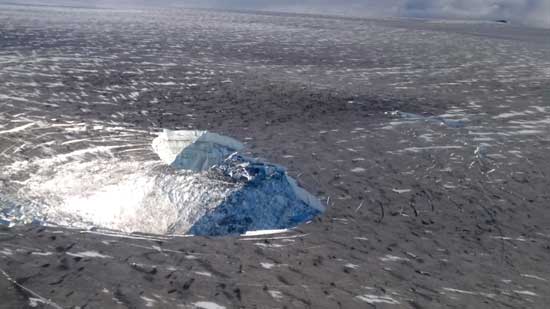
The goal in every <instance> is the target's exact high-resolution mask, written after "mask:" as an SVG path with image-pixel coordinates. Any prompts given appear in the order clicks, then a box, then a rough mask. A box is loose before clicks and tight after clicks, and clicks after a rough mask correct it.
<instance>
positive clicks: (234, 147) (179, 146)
mask: <svg viewBox="0 0 550 309" xmlns="http://www.w3.org/2000/svg"><path fill="white" fill-rule="evenodd" d="M243 148H244V146H243V144H241V143H240V142H238V141H236V140H234V139H232V138H230V137H225V136H221V135H219V134H216V133H210V132H207V131H190V130H181V131H171V130H164V131H163V132H162V133H161V134H159V136H158V137H157V138H155V139H154V140H153V149H154V150H155V152H156V153H157V154H158V155H159V157H160V158H161V160H162V161H164V162H165V163H166V164H168V165H172V166H173V167H175V168H178V169H186V170H192V171H205V170H208V169H209V168H211V167H212V166H214V165H217V164H220V163H222V162H223V161H224V160H225V159H226V158H227V157H228V156H230V155H231V154H232V153H235V152H236V151H239V150H241V149H243Z"/></svg>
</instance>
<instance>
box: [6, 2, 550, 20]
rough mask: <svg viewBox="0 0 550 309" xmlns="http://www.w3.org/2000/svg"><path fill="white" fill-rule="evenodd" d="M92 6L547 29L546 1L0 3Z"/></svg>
mask: <svg viewBox="0 0 550 309" xmlns="http://www.w3.org/2000/svg"><path fill="white" fill-rule="evenodd" d="M2 1H3V2H27V3H47V4H56V3H57V4H84V5H87V6H89V5H95V6H132V5H139V6H143V5H146V6H159V5H160V6H191V7H209V8H229V9H250V10H272V11H287V12H299V13H325V14H339V15H355V16H370V17H384V16H402V17H432V18H459V19H508V20H511V21H514V22H519V23H526V24H531V25H538V26H550V0H0V2H2Z"/></svg>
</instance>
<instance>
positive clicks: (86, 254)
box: [67, 251, 112, 259]
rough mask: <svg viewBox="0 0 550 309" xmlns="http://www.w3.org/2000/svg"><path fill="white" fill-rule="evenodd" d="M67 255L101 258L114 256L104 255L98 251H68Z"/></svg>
mask: <svg viewBox="0 0 550 309" xmlns="http://www.w3.org/2000/svg"><path fill="white" fill-rule="evenodd" d="M67 255H70V256H75V257H81V258H100V259H110V258H112V256H109V255H104V254H101V253H99V252H96V251H83V252H75V253H72V252H67Z"/></svg>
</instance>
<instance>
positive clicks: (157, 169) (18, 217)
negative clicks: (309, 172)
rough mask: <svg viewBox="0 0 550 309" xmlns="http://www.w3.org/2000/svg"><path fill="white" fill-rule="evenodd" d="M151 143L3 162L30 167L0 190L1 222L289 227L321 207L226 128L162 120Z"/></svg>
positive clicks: (199, 229) (200, 231)
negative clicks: (147, 147)
mask: <svg viewBox="0 0 550 309" xmlns="http://www.w3.org/2000/svg"><path fill="white" fill-rule="evenodd" d="M151 147H152V150H153V153H154V154H156V156H157V157H158V159H155V160H147V161H139V160H135V161H128V160H123V159H121V158H117V157H116V156H113V155H112V154H111V153H108V154H105V155H98V156H96V157H93V158H87V157H86V158H83V159H81V160H69V159H67V158H68V157H67V156H63V155H59V158H58V157H53V158H50V159H48V160H44V159H41V160H36V161H34V162H24V163H17V164H14V165H13V166H11V167H10V168H8V169H6V170H7V171H10V170H14V172H13V173H14V175H15V174H17V173H19V172H21V169H25V170H27V171H32V173H28V174H29V178H28V179H27V180H25V181H24V182H22V184H23V185H22V187H21V188H18V189H17V190H16V194H15V195H13V194H12V195H6V194H0V224H5V225H10V226H12V225H17V224H28V223H33V224H53V225H58V226H65V227H71V228H79V229H86V228H101V229H109V230H115V231H121V232H126V233H132V232H141V233H151V234H187V235H208V236H221V235H237V234H244V233H246V232H247V231H257V230H274V229H287V228H292V227H295V226H297V225H299V224H301V223H304V222H306V221H310V220H311V219H313V218H314V217H315V216H318V215H320V214H322V213H323V212H324V211H325V207H324V205H323V204H322V203H321V202H320V201H319V199H317V198H316V197H315V196H313V195H312V194H310V193H309V192H307V191H306V190H304V189H303V188H301V187H300V186H299V185H298V184H297V183H296V181H295V180H294V179H292V178H291V177H290V176H288V174H287V172H286V170H285V169H284V168H283V167H282V166H279V165H276V164H271V163H268V162H264V161H262V160H259V159H255V158H251V157H247V156H245V155H242V154H241V153H240V152H241V151H242V150H243V149H244V148H245V146H244V145H243V144H242V143H240V142H239V141H237V140H235V139H232V138H230V137H226V136H223V135H219V134H216V133H212V132H208V131H196V130H180V131H172V130H164V131H163V132H161V133H160V134H158V136H157V137H156V138H154V139H153V141H152V144H151ZM5 176H7V177H9V173H8V174H7V175H5Z"/></svg>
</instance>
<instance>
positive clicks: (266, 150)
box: [0, 5, 550, 308]
mask: <svg viewBox="0 0 550 309" xmlns="http://www.w3.org/2000/svg"><path fill="white" fill-rule="evenodd" d="M0 7H1V9H0V167H1V169H0V199H3V200H1V201H0V202H2V203H12V202H13V200H12V197H13V196H18V195H19V196H23V195H27V197H28V198H29V199H34V198H40V195H43V193H45V192H46V193H47V190H45V189H44V188H46V189H47V188H48V186H51V187H55V188H59V187H62V188H63V187H66V188H70V187H71V186H72V185H73V184H74V183H75V182H65V181H63V179H62V178H56V177H51V173H50V172H51V170H50V167H52V166H54V167H55V168H54V169H55V170H56V171H61V172H62V174H63V175H71V177H73V178H74V179H81V178H83V177H84V175H83V173H82V170H81V169H82V168H85V169H88V168H89V170H90V172H91V173H90V174H94V173H93V171H94V168H97V166H98V165H97V164H93V162H111V160H115V161H116V162H123V163H122V164H115V165H114V166H116V167H117V168H119V167H125V169H126V170H131V171H133V172H135V173H138V174H139V173H141V172H142V169H144V168H146V167H148V166H150V165H155V164H156V163H154V162H158V157H157V156H156V155H155V154H154V152H153V151H152V149H151V141H152V139H153V138H154V137H155V133H156V132H159V131H160V129H161V128H170V129H201V130H202V129H208V130H211V131H214V132H218V133H221V134H224V135H227V136H232V137H235V138H237V139H238V140H240V141H243V142H244V143H245V144H246V146H247V149H248V150H249V151H250V155H253V156H265V157H266V159H268V161H269V162H275V163H280V164H282V165H284V166H286V167H288V169H289V173H290V174H291V175H292V176H293V177H294V178H296V179H297V181H298V182H299V183H300V184H302V185H303V186H304V187H305V188H306V189H308V191H309V192H311V193H313V194H314V195H316V196H320V197H321V198H322V199H323V203H325V204H327V205H329V206H330V207H329V208H328V209H327V212H326V214H325V216H324V217H322V218H320V219H317V220H314V222H311V223H310V224H307V225H303V226H302V227H300V228H299V229H297V230H295V231H282V233H281V234H277V235H261V233H259V234H258V235H256V234H254V233H251V234H250V235H249V236H247V237H242V238H227V239H225V238H223V239H216V240H212V239H209V240H204V239H202V238H200V237H192V238H185V239H180V238H171V237H160V236H159V237H151V236H143V235H120V234H116V233H112V234H111V233H106V234H102V233H103V232H98V231H87V232H76V231H67V230H51V229H47V230H45V231H44V230H40V229H32V228H24V229H14V230H0V236H1V237H5V239H7V240H6V241H2V242H0V265H1V267H0V268H1V269H5V270H9V272H7V273H6V274H8V275H11V276H13V277H14V278H23V279H22V280H23V281H24V285H25V287H29V288H30V289H32V290H33V291H35V292H36V293H37V294H39V296H41V297H42V298H38V297H37V296H36V295H34V296H33V297H32V299H28V297H27V296H23V297H22V299H23V300H20V295H19V294H17V293H16V292H13V293H14V294H9V293H11V292H10V291H12V290H10V289H9V288H6V289H3V291H4V292H3V293H6V295H7V296H6V297H3V299H6V300H8V301H12V302H11V303H9V304H14V306H15V307H21V304H25V305H27V304H29V302H30V301H34V302H37V301H38V302H45V299H46V296H47V297H48V298H51V299H52V300H54V301H55V302H56V303H58V304H59V305H62V306H73V305H81V306H82V305H84V304H89V306H96V307H109V306H114V305H120V304H121V303H122V305H125V306H136V307H145V306H167V307H175V306H177V305H180V306H189V307H192V306H196V307H200V306H203V307H204V306H214V305H216V306H225V307H227V308H230V307H239V306H245V307H253V306H257V307H282V306H287V307H313V308H337V307H344V308H363V307H364V306H368V305H369V304H370V305H376V306H379V305H380V306H388V307H392V306H396V307H400V306H402V307H415V308H418V307H421V308H424V307H427V308H429V307H434V306H435V307H453V306H454V307H460V308H463V307H467V308H480V307H489V308H495V307H499V308H505V307H535V308H545V307H546V304H548V302H550V300H549V299H548V295H550V290H549V288H548V284H547V282H548V280H550V268H549V266H548V263H546V262H545V261H547V260H548V259H549V258H550V256H549V253H548V252H549V251H548V238H549V237H550V236H549V235H550V228H549V227H548V219H547V218H548V210H547V209H548V203H549V202H550V196H549V195H548V187H549V186H550V181H549V178H548V175H549V173H550V170H549V168H550V166H549V165H548V151H549V150H550V139H549V133H550V105H549V100H550V92H549V89H550V34H549V33H548V30H542V29H530V28H522V27H517V26H514V25H504V24H496V23H495V24H492V23H480V24H471V23H466V24H461V23H434V22H427V21H420V20H409V21H405V20H362V19H340V18H326V17H319V16H296V15H286V14H264V15H261V14H242V13H236V12H231V13H230V12H209V11H200V10H171V11H163V10H158V11H155V10H153V11H139V10H126V11H122V10H90V9H75V8H73V9H71V8H44V7H41V8H37V7H20V6H9V5H2V6H0ZM99 165H101V163H100V164H99ZM134 165H135V166H134ZM76 167H78V168H76ZM78 169H80V170H78ZM114 174H118V173H117V172H116V171H115V172H114ZM142 174H143V173H142ZM144 174H145V175H146V173H144ZM33 175H34V177H32V176H33ZM94 175H95V177H98V178H102V177H101V174H94ZM175 178H177V177H175ZM145 179H147V177H145ZM90 181H92V182H93V181H94V178H92V179H90ZM109 181H113V182H117V183H120V181H119V180H118V179H110V180H109ZM140 185H143V184H140ZM145 185H146V184H145ZM29 186H38V187H41V188H43V189H42V190H43V191H40V190H38V191H36V190H35V191H25V190H22V188H26V187H29ZM128 186H134V184H133V183H129V184H128ZM33 194H35V195H37V196H35V195H33ZM105 198H107V197H105ZM107 199H109V200H112V199H111V198H107ZM95 204H96V203H94V205H95ZM97 204H100V203H99V200H98V203H97ZM94 205H91V206H90V207H93V206H94ZM43 235H47V236H43ZM1 237H0V238H1ZM1 239H4V238H1ZM75 258H77V259H84V262H85V264H78V263H81V261H80V260H78V261H77V260H75ZM71 263H72V264H71ZM46 264H47V265H61V266H58V267H47V266H45V267H42V266H40V265H46ZM80 265H85V266H80ZM79 267H85V268H84V270H85V271H84V272H80V271H77V269H79ZM59 269H62V271H60V270H59ZM106 269H107V270H108V272H109V274H116V276H111V275H109V276H106V275H104V274H105V272H106V271H105V270H106ZM153 269H154V271H153ZM36 274H40V275H39V276H38V275H36ZM75 274H77V275H75ZM16 275H17V276H16ZM161 276H162V278H164V279H162V280H160V279H159V280H157V279H156V278H161ZM4 277H6V275H4ZM166 278H172V279H166ZM121 281H124V282H135V285H133V286H131V287H129V288H127V287H125V286H121V285H120V282H121ZM3 282H4V281H2V280H0V284H2V283H3ZM6 282H8V281H6ZM52 282H53V283H52ZM9 287H11V285H10V286H9ZM90 291H94V293H95V291H101V293H99V294H98V295H96V296H90V295H94V293H91V292H90ZM48 293H49V294H48ZM44 295H46V296H44ZM67 295H69V296H67ZM36 299H38V300H36ZM122 305H121V306H122Z"/></svg>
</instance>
